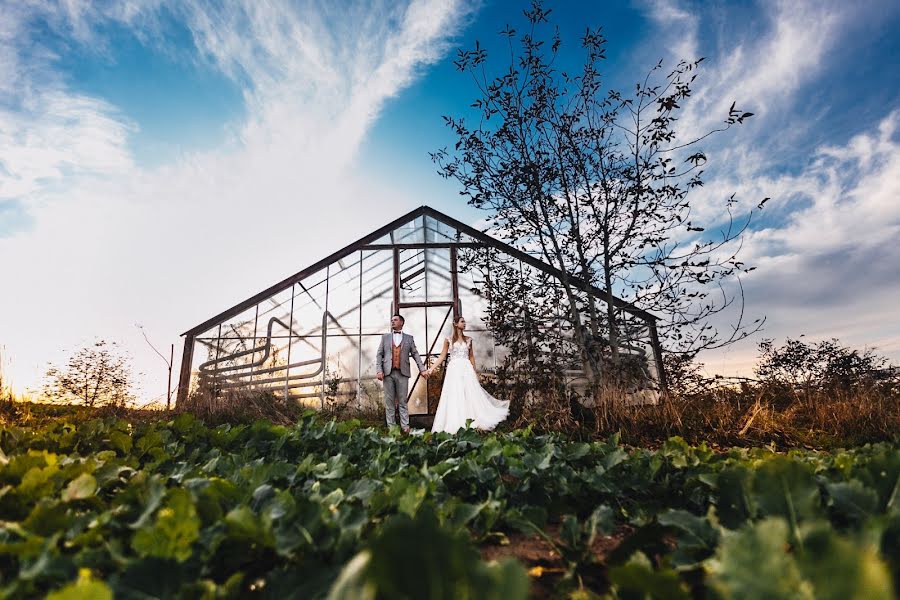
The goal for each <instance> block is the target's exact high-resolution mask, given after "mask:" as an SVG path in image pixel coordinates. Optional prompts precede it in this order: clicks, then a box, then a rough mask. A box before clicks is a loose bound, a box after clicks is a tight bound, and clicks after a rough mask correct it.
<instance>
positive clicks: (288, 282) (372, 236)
mask: <svg viewBox="0 0 900 600" xmlns="http://www.w3.org/2000/svg"><path fill="white" fill-rule="evenodd" d="M422 216H428V217H431V218H433V219H435V220H437V221H440V222H441V223H444V224H445V225H449V226H451V227H453V228H455V229H457V230H459V231H460V232H462V233H465V234H466V235H468V236H470V237H472V238H475V239H476V240H478V241H479V242H482V243H484V244H486V245H488V246H492V247H494V248H496V249H498V250H501V251H503V252H504V253H506V254H509V255H511V256H514V257H516V258H518V259H519V260H521V261H522V262H525V263H527V264H529V265H531V266H533V267H535V268H536V269H539V270H541V271H544V272H545V273H548V274H550V275H553V276H554V277H556V278H557V279H561V276H562V272H561V271H560V270H559V269H557V268H556V267H553V266H551V265H548V264H546V263H545V262H543V261H541V260H539V259H537V258H535V257H533V256H531V255H530V254H527V253H526V252H523V251H521V250H519V249H517V248H514V247H513V246H510V245H509V244H507V243H505V242H501V241H500V240H498V239H496V238H494V237H492V236H490V235H488V234H487V233H484V232H483V231H479V230H478V229H475V228H474V227H472V226H471V225H466V224H465V223H463V222H461V221H457V220H456V219H454V218H453V217H450V216H448V215H446V214H444V213H442V212H440V211H438V210H435V209H433V208H431V207H430V206H426V205H422V206H420V207H419V208H417V209H415V210H413V211H411V212H408V213H406V214H405V215H403V216H401V217H398V218H397V219H394V220H393V221H391V222H390V223H388V224H386V225H384V226H383V227H381V228H379V229H377V230H375V231H373V232H372V233H369V234H368V235H366V236H364V237H362V238H360V239H358V240H356V241H355V242H353V243H352V244H350V245H348V246H346V247H345V248H343V249H341V250H338V251H337V252H334V253H332V254H331V255H329V256H327V257H325V258H323V259H322V260H320V261H318V262H316V263H314V264H312V265H310V266H308V267H306V268H305V269H303V270H302V271H298V272H297V273H294V274H293V275H291V276H290V277H287V278H285V279H283V280H281V281H279V282H278V283H276V284H275V285H273V286H271V287H269V288H267V289H265V290H263V291H261V292H259V293H258V294H255V295H253V296H251V297H250V298H247V299H246V300H244V301H242V302H241V303H239V304H236V305H234V306H232V307H231V308H229V309H227V310H225V311H222V312H221V313H219V314H217V315H216V316H214V317H212V318H210V319H207V320H206V321H204V322H203V323H200V324H199V325H197V326H196V327H193V328H191V329H189V330H187V331H185V332H184V333H182V334H181V335H182V336H194V335H196V334H198V333H201V332H203V331H206V330H207V329H209V328H210V327H212V326H213V325H216V324H218V323H221V322H222V321H224V320H226V319H229V318H231V317H233V316H234V315H237V314H239V313H241V312H242V311H244V310H245V309H247V308H249V307H251V306H253V305H254V304H257V303H258V302H260V301H262V300H265V299H266V298H268V297H269V296H271V295H273V294H277V293H278V292H280V291H283V290H285V289H287V288H288V287H290V286H292V285H293V284H295V283H296V282H298V281H300V280H302V279H304V278H306V277H308V276H309V275H312V274H313V273H316V272H317V271H319V270H321V269H323V268H324V267H326V266H327V265H330V264H331V263H333V262H336V261H338V260H341V259H342V258H344V257H345V256H348V255H350V254H352V253H353V252H356V251H358V250H360V249H361V248H362V247H363V246H366V245H368V244H370V243H372V242H374V241H376V240H378V239H379V238H381V237H382V236H384V235H387V234H388V233H390V232H391V231H393V230H394V229H396V228H397V227H400V226H401V225H404V224H405V223H409V222H410V221H413V220H415V219H417V218H419V217H422ZM569 280H570V281H571V282H573V283H574V284H575V285H576V286H577V287H579V288H580V289H582V290H584V291H586V292H588V293H590V294H593V295H595V296H598V297H601V298H603V299H604V300H605V299H606V297H607V296H608V294H607V292H606V290H604V289H602V288H599V287H597V286H595V285H593V284H591V283H589V282H586V281H583V280H582V279H579V278H576V277H572V276H571V275H570V276H569ZM613 304H614V305H615V306H616V307H618V308H621V309H623V310H625V311H626V312H629V313H631V314H633V315H635V316H639V317H642V318H644V319H647V320H651V321H656V320H657V317H656V316H655V315H653V314H652V313H649V312H647V311H645V310H643V309H640V308H638V307H636V306H634V305H633V304H631V303H630V302H626V301H625V300H622V299H621V298H618V297H616V296H613Z"/></svg>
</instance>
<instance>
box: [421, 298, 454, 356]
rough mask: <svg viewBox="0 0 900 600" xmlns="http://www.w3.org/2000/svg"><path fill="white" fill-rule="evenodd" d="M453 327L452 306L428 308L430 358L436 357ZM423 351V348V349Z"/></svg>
mask: <svg viewBox="0 0 900 600" xmlns="http://www.w3.org/2000/svg"><path fill="white" fill-rule="evenodd" d="M452 327H453V307H450V306H448V307H447V308H444V307H432V308H429V309H428V347H429V348H433V350H432V358H437V356H438V355H439V354H440V353H441V349H442V348H443V345H444V338H446V337H449V336H450V334H451V333H452ZM423 352H424V350H423Z"/></svg>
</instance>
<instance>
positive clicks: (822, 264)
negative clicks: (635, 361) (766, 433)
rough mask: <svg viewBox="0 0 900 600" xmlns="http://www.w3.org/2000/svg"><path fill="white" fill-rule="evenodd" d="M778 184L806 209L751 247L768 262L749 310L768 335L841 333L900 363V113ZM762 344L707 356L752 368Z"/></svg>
mask: <svg viewBox="0 0 900 600" xmlns="http://www.w3.org/2000/svg"><path fill="white" fill-rule="evenodd" d="M768 185H770V186H771V189H774V190H777V193H778V194H779V195H780V196H782V197H784V198H785V199H786V203H787V204H791V203H793V204H796V205H798V206H800V207H801V208H798V209H796V210H793V211H791V212H790V213H789V214H788V215H787V217H786V219H785V220H784V221H783V222H780V223H779V224H777V225H774V226H770V227H767V228H765V229H761V230H758V231H754V232H753V233H752V234H751V235H749V236H748V238H747V240H746V243H745V246H744V250H745V259H746V261H747V262H748V264H754V265H757V266H758V269H757V271H755V272H753V273H752V274H751V275H750V276H749V277H747V278H746V279H745V281H744V286H745V289H746V291H747V301H748V306H749V307H751V309H752V310H753V311H758V312H762V313H765V314H766V315H767V317H768V321H767V326H766V331H765V336H766V337H774V338H776V339H778V340H780V341H783V339H784V338H785V337H795V338H796V337H798V336H799V335H801V334H805V335H807V336H808V337H809V338H813V339H827V338H831V337H838V338H840V339H841V340H842V341H843V342H845V343H847V344H850V345H853V346H855V347H859V348H862V347H870V348H872V347H874V348H877V350H878V351H879V352H880V353H882V354H883V355H884V356H888V357H889V358H890V359H891V360H893V361H894V362H895V363H900V312H898V308H897V298H900V266H898V265H900V246H898V245H897V244H896V240H897V239H898V238H900V203H898V201H897V200H898V198H900V110H895V111H893V112H891V113H890V114H889V115H888V116H887V117H885V118H884V119H883V120H882V121H881V123H879V125H878V126H877V127H876V128H875V129H873V130H872V131H867V132H864V133H860V134H858V135H856V136H854V137H853V138H852V139H850V140H849V141H848V142H847V143H846V144H845V145H843V146H825V147H822V148H820V149H819V150H818V151H817V152H816V153H815V159H814V160H813V161H812V163H811V165H810V166H809V167H808V168H807V169H805V170H804V171H803V172H801V173H799V174H797V175H785V176H782V177H779V178H776V179H771V180H770V181H769V182H768ZM757 341H758V339H757V340H753V341H748V342H746V343H742V344H740V345H738V346H737V347H735V348H733V349H731V350H729V351H726V352H716V353H711V354H709V355H707V356H705V357H704V359H705V360H706V361H707V363H708V365H709V367H711V368H712V369H713V370H718V371H723V370H724V371H726V372H734V371H742V372H747V371H749V369H750V367H751V366H752V358H753V357H754V356H755V351H754V350H753V346H755V344H756V342H757Z"/></svg>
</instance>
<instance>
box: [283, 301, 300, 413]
mask: <svg viewBox="0 0 900 600" xmlns="http://www.w3.org/2000/svg"><path fill="white" fill-rule="evenodd" d="M296 289H297V284H296V283H295V284H293V285H291V316H290V320H289V321H288V324H289V325H290V327H288V354H287V367H285V369H284V403H285V404H287V401H288V398H289V396H290V393H291V389H290V387H288V384H289V383H290V381H291V346H293V345H294V296H296V295H297V293H296V291H295V290H296Z"/></svg>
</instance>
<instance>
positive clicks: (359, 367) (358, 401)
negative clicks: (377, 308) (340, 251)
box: [356, 250, 364, 408]
mask: <svg viewBox="0 0 900 600" xmlns="http://www.w3.org/2000/svg"><path fill="white" fill-rule="evenodd" d="M363 257H364V252H363V251H362V250H360V251H359V334H358V336H357V340H358V343H357V348H359V352H357V354H356V407H357V408H362V354H363V349H362V326H363V321H362V313H363Z"/></svg>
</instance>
